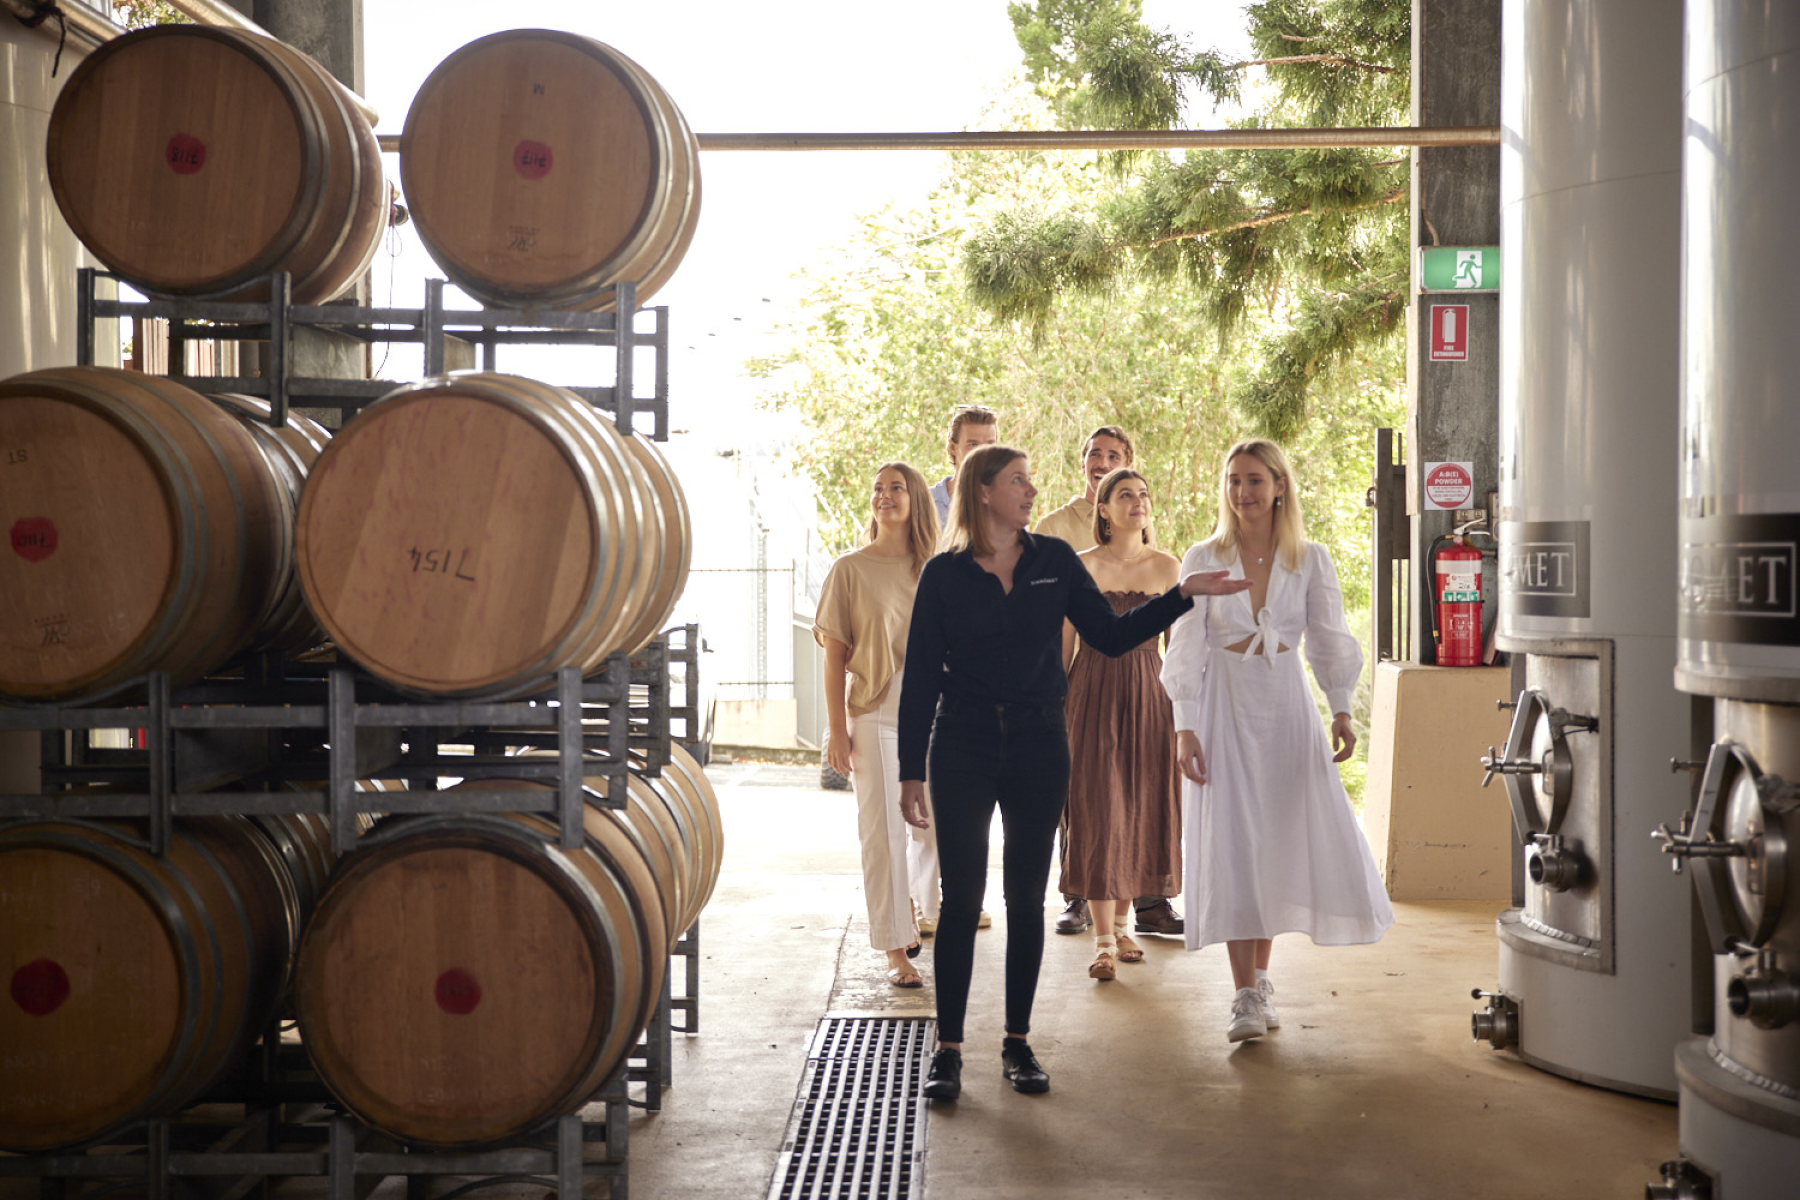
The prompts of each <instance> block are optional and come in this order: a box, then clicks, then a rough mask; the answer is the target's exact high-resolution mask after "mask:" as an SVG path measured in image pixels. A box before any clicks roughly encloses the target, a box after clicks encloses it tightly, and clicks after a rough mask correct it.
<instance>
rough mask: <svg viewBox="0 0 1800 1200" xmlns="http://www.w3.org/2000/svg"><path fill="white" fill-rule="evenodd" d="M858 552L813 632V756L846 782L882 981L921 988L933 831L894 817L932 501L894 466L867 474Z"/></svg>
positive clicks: (840, 571)
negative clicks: (816, 698)
mask: <svg viewBox="0 0 1800 1200" xmlns="http://www.w3.org/2000/svg"><path fill="white" fill-rule="evenodd" d="M869 506H870V515H869V527H868V529H867V530H866V531H865V534H864V542H865V544H864V545H863V547H862V548H861V549H860V550H853V551H851V552H850V553H849V554H846V555H844V557H842V558H840V559H838V560H837V562H835V563H833V564H832V567H831V570H830V572H829V573H827V574H826V576H825V582H824V584H823V585H822V586H821V588H820V590H819V611H818V615H817V617H816V618H815V620H814V625H813V637H814V638H815V639H817V641H818V643H819V645H821V646H823V647H824V648H825V714H826V723H827V726H828V728H829V731H830V732H829V734H828V736H827V738H826V742H825V760H826V761H827V762H829V763H830V764H831V768H832V770H834V771H836V772H838V774H840V775H848V776H849V777H850V782H851V785H852V786H853V787H854V788H855V789H856V811H857V829H858V833H859V835H860V837H861V840H862V864H863V896H864V898H865V899H866V900H867V901H868V906H869V942H870V944H871V945H872V946H873V947H874V948H875V949H877V950H883V951H886V952H887V976H888V982H889V983H891V984H893V985H894V986H895V987H903V988H916V987H922V986H924V982H925V980H924V977H923V976H921V975H920V974H919V970H918V967H917V965H916V964H915V963H914V962H913V961H912V960H913V958H914V957H915V956H917V954H918V953H919V928H918V925H917V923H916V921H915V914H918V919H920V920H932V921H935V920H936V918H937V914H938V857H937V835H936V834H935V832H933V831H932V830H929V829H911V828H909V827H908V825H907V823H906V822H905V820H903V819H902V818H901V816H900V749H899V740H898V739H899V733H898V721H899V712H900V687H901V680H902V676H903V673H904V672H903V668H904V667H905V665H906V635H907V630H908V629H909V628H910V627H911V624H912V608H913V594H914V593H915V592H916V591H917V590H918V586H919V572H920V571H921V570H922V569H923V568H924V566H925V562H926V560H927V559H929V558H930V557H931V556H932V554H933V553H934V552H935V551H936V550H937V540H938V523H937V508H936V506H935V505H933V504H932V503H930V495H929V489H928V488H927V487H926V485H925V480H924V479H923V478H921V477H920V475H919V473H918V472H917V471H915V470H914V469H913V468H912V467H910V466H908V465H907V464H906V463H897V462H894V463H887V464H885V465H884V466H882V467H881V468H880V469H879V470H878V471H876V472H875V484H874V488H873V491H872V493H871V495H870V500H869Z"/></svg>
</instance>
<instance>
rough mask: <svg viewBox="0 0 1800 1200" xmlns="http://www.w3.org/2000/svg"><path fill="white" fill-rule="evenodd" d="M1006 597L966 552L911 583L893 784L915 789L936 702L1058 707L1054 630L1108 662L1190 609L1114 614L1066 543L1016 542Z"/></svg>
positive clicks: (1170, 600) (1177, 599) (1171, 602)
mask: <svg viewBox="0 0 1800 1200" xmlns="http://www.w3.org/2000/svg"><path fill="white" fill-rule="evenodd" d="M1020 537H1021V538H1022V539H1023V541H1024V543H1025V545H1024V550H1023V552H1022V553H1021V554H1020V555H1019V562H1018V565H1017V566H1015V567H1014V568H1013V586H1012V591H1010V592H1008V591H1007V590H1006V589H1004V588H1003V587H1001V586H1000V580H999V579H998V578H996V577H995V576H993V575H991V574H989V573H988V572H987V571H984V570H982V569H981V567H980V566H979V565H977V564H976V562H975V558H974V555H972V554H970V553H969V552H968V551H967V550H964V551H960V552H958V553H954V554H939V555H937V556H936V557H935V558H933V559H932V560H931V561H930V562H928V563H926V564H925V569H924V571H922V572H921V573H920V574H919V590H918V594H917V595H916V596H915V597H914V599H913V611H912V626H911V629H910V631H909V632H908V634H907V637H906V675H905V682H904V684H903V685H902V686H901V691H900V778H901V779H921V780H922V779H924V778H925V757H926V750H927V748H928V746H929V744H930V741H931V722H932V718H933V716H934V715H935V713H936V712H937V704H938V697H939V696H940V695H943V696H949V697H952V698H954V699H958V700H970V701H974V702H977V703H981V704H1061V703H1062V701H1063V697H1064V696H1065V695H1066V694H1067V693H1068V690H1069V680H1068V676H1067V675H1065V674H1064V673H1063V664H1062V623H1063V618H1064V617H1067V618H1068V619H1069V622H1070V623H1071V624H1073V625H1074V626H1075V629H1076V631H1077V632H1079V633H1080V634H1081V637H1082V640H1083V641H1085V642H1086V643H1087V644H1088V645H1090V646H1092V647H1093V648H1094V649H1096V650H1099V651H1100V652H1101V653H1103V654H1107V655H1110V656H1112V657H1114V658H1116V657H1118V656H1119V655H1121V654H1124V653H1126V652H1127V651H1129V650H1131V649H1132V647H1134V646H1139V645H1142V644H1143V643H1144V642H1147V641H1149V640H1150V639H1151V638H1153V637H1155V636H1156V635H1157V634H1159V633H1161V632H1162V631H1163V630H1164V629H1167V628H1168V627H1169V626H1170V625H1172V624H1173V623H1174V622H1175V618H1177V617H1179V616H1181V614H1183V613H1185V612H1187V611H1188V610H1189V609H1190V608H1192V607H1194V602H1193V601H1192V600H1190V599H1188V598H1187V597H1185V596H1183V595H1182V594H1181V591H1180V589H1179V588H1170V589H1169V590H1168V591H1166V592H1164V593H1163V594H1162V595H1160V596H1158V597H1156V598H1155V599H1154V600H1146V601H1145V602H1144V603H1142V604H1140V605H1138V606H1137V607H1136V608H1134V609H1131V610H1130V611H1128V612H1124V613H1114V612H1113V608H1112V604H1111V603H1109V602H1108V601H1107V599H1106V597H1105V596H1103V595H1101V593H1100V589H1099V588H1098V587H1097V586H1095V584H1094V578H1093V576H1091V575H1089V574H1088V571H1087V568H1086V567H1085V566H1083V565H1082V562H1081V560H1080V559H1079V558H1077V557H1076V556H1075V551H1074V549H1073V547H1071V546H1070V545H1069V543H1067V542H1065V541H1063V540H1062V539H1060V538H1053V537H1041V536H1038V535H1036V534H1030V533H1021V534H1020Z"/></svg>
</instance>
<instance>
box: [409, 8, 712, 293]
mask: <svg viewBox="0 0 1800 1200" xmlns="http://www.w3.org/2000/svg"><path fill="white" fill-rule="evenodd" d="M400 177H401V180H402V184H403V186H404V188H405V191H406V201H407V204H408V206H409V207H410V209H411V212H412V219H413V227H414V228H415V229H417V230H418V232H419V240H420V241H422V242H423V243H424V244H425V248H426V250H428V251H429V252H430V254H431V256H432V258H433V259H435V260H436V261H437V264H438V266H440V267H442V268H443V270H444V273H445V274H446V275H447V276H448V277H449V278H450V279H451V280H452V281H454V282H455V283H457V284H459V285H460V286H461V287H462V289H463V290H464V291H466V292H468V293H469V294H470V295H471V296H474V297H476V298H477V299H480V300H483V301H485V302H487V303H489V304H493V305H497V306H500V307H505V308H527V309H532V308H561V309H589V310H600V311H605V310H610V309H611V308H612V307H613V292H612V287H613V285H614V284H616V283H619V282H621V281H625V280H630V281H632V282H634V283H636V284H637V299H638V302H639V303H640V304H641V303H643V302H644V301H645V300H646V299H648V298H649V297H650V296H651V295H652V294H653V293H655V292H656V290H657V289H658V288H660V287H661V286H662V285H663V284H664V283H666V282H667V281H668V279H669V277H670V276H671V275H673V274H674V272H675V268H676V267H677V266H679V265H680V263H681V259H682V256H683V255H684V254H686V253H687V248H688V244H689V243H690V242H691V241H692V240H693V237H694V228H695V225H696V223H697V221H698V220H699V215H700V166H699V143H698V142H697V141H696V140H695V138H694V135H693V132H692V131H691V130H690V129H689V128H688V124H687V121H686V120H685V119H684V118H683V117H682V115H681V110H680V109H678V108H676V106H675V104H674V102H673V101H671V100H670V99H669V97H668V95H667V93H665V92H664V91H663V89H662V88H661V87H660V86H658V85H657V82H656V80H654V79H653V78H651V77H650V75H649V74H648V73H647V72H646V71H644V69H643V68H642V67H640V66H638V65H637V64H636V63H634V62H632V61H631V60H630V59H629V58H627V57H626V56H625V55H623V54H621V53H619V52H618V51H617V50H615V49H613V48H612V47H610V46H607V45H604V44H603V43H600V42H597V41H595V40H593V39H592V38H587V37H582V36H581V35H579V34H574V33H563V32H558V31H556V30H548V29H514V30H509V31H507V32H504V33H496V34H493V35H491V36H489V37H484V38H481V39H479V40H478V41H475V42H471V43H470V44H469V45H467V46H464V47H463V48H462V49H460V50H458V51H457V52H456V53H455V54H452V55H451V56H450V57H449V58H447V59H445V60H444V62H443V63H441V64H440V65H439V66H438V68H437V69H436V70H435V71H433V72H432V73H431V75H430V77H429V78H427V79H426V80H425V83H424V85H423V86H422V87H420V88H419V92H418V95H417V96H416V97H415V98H414V100H413V104H412V108H411V109H410V110H409V111H408V112H407V114H406V130H405V132H404V133H403V134H402V135H401V139H400Z"/></svg>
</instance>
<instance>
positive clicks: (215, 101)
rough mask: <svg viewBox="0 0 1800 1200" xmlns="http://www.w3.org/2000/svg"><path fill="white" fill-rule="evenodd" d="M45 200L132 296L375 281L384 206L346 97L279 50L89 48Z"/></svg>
mask: <svg viewBox="0 0 1800 1200" xmlns="http://www.w3.org/2000/svg"><path fill="white" fill-rule="evenodd" d="M48 152H49V171H50V186H51V189H52V191H53V192H54V193H55V196H56V203H57V205H58V207H60V208H61V209H62V213H63V216H64V217H65V218H66V219H67V220H68V222H69V227H70V228H71V229H73V230H74V232H75V235H76V236H77V237H79V238H80V239H81V241H82V242H83V243H84V244H85V245H86V246H87V247H88V249H89V250H91V251H93V253H94V256H95V257H96V258H98V259H100V261H102V262H104V263H105V264H106V265H107V266H108V267H110V268H111V269H112V270H114V271H115V272H117V273H118V274H119V275H120V276H121V277H122V278H124V279H125V280H127V281H128V282H130V283H132V284H133V285H135V286H136V287H138V288H139V289H141V290H143V291H145V292H148V293H152V294H159V295H168V296H191V297H207V298H212V299H234V300H259V299H264V298H266V297H267V292H268V289H267V286H266V284H259V283H258V282H257V280H258V277H259V276H263V275H267V274H269V273H271V272H273V271H286V272H288V273H289V275H290V276H291V277H292V287H293V291H292V295H293V299H294V301H295V302H296V303H301V304H322V303H324V302H326V301H328V300H331V299H333V298H334V297H336V296H339V295H341V294H343V293H344V292H345V291H346V290H348V289H349V288H350V286H351V285H352V284H354V283H355V282H356V280H357V279H358V278H360V277H361V276H362V275H363V274H364V273H365V272H366V271H367V270H368V268H369V264H370V262H372V261H373V260H374V257H375V253H376V251H377V250H378V249H379V248H380V246H381V238H382V234H383V233H384V232H385V231H386V229H387V224H388V209H389V196H388V189H387V184H386V182H385V180H384V179H383V178H382V173H381V150H380V147H379V145H378V144H377V143H376V140H375V134H374V131H373V130H371V129H370V128H369V123H368V121H367V120H365V119H364V117H363V115H362V113H361V111H360V110H359V108H358V106H357V104H356V102H355V101H354V100H353V99H352V98H351V96H350V94H349V93H348V92H347V91H345V90H344V87H343V85H342V84H340V83H338V82H337V80H335V79H333V78H332V77H331V75H330V73H329V72H327V71H326V70H325V69H324V68H323V67H321V66H319V64H318V63H316V62H314V61H313V60H312V59H311V58H309V57H307V56H306V55H305V54H302V53H301V52H300V51H298V50H295V49H294V48H293V47H291V46H288V45H286V44H284V43H282V42H279V41H276V40H275V39H273V38H268V37H263V36H261V35H258V34H253V33H247V32H245V31H243V30H240V29H224V28H219V27H217V26H204V25H162V26H157V27H155V28H151V29H144V30H139V31H138V32H136V33H130V34H126V35H125V36H123V37H120V38H117V39H115V40H113V41H111V42H108V43H106V44H105V45H103V46H101V47H99V48H98V49H96V50H95V51H94V52H93V53H92V54H90V55H89V56H88V57H87V58H86V59H85V60H84V61H83V62H82V64H81V65H80V66H79V67H77V68H76V69H75V71H74V73H73V74H72V75H70V77H69V81H68V83H67V84H65V85H64V86H63V90H62V93H61V94H60V96H59V97H58V99H57V102H56V107H55V108H54V110H52V112H51V115H50V133H49V144H48Z"/></svg>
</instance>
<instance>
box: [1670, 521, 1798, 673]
mask: <svg viewBox="0 0 1800 1200" xmlns="http://www.w3.org/2000/svg"><path fill="white" fill-rule="evenodd" d="M1797 558H1800V514H1794V513H1768V514H1757V515H1750V516H1727V517H1698V518H1691V519H1686V520H1683V521H1682V523H1681V577H1680V587H1681V594H1680V600H1679V605H1680V607H1679V608H1678V609H1677V617H1676V622H1677V626H1676V628H1677V634H1678V636H1680V637H1684V638H1696V639H1698V640H1701V641H1715V642H1748V643H1754V644H1759V645H1779V646H1796V645H1800V620H1797V619H1796V618H1797V617H1800V597H1796V595H1795V587H1794V568H1795V565H1796V559H1797Z"/></svg>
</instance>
